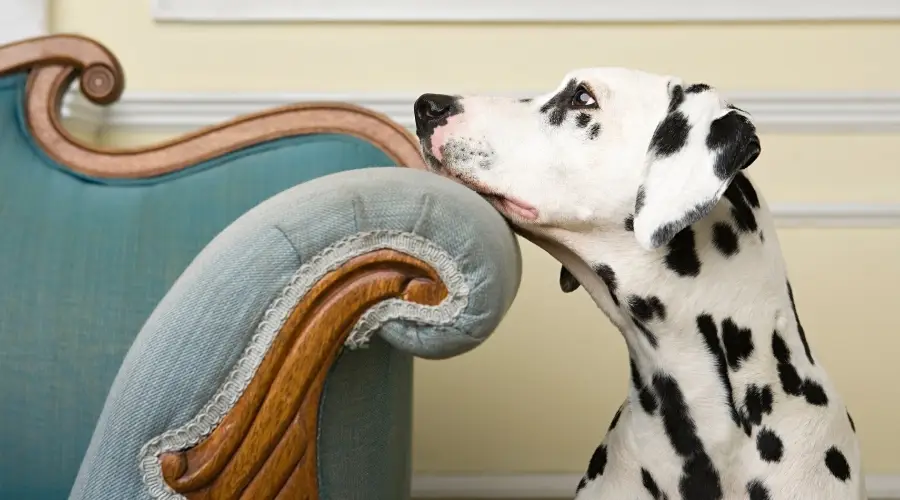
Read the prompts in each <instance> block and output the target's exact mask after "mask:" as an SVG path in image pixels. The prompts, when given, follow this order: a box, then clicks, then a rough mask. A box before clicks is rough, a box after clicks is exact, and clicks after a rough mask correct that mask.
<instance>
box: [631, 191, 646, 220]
mask: <svg viewBox="0 0 900 500" xmlns="http://www.w3.org/2000/svg"><path fill="white" fill-rule="evenodd" d="M646 199H647V190H646V189H644V186H640V187H638V190H637V196H636V197H635V199H634V213H635V215H637V214H639V213H641V209H642V208H644V201H646Z"/></svg>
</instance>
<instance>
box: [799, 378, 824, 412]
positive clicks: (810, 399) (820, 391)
mask: <svg viewBox="0 0 900 500" xmlns="http://www.w3.org/2000/svg"><path fill="white" fill-rule="evenodd" d="M803 397H805V398H806V402H807V403H809V404H811V405H814V406H828V395H826V394H825V389H824V388H822V385H821V384H819V383H818V382H815V381H813V380H804V381H803Z"/></svg>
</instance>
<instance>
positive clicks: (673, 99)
mask: <svg viewBox="0 0 900 500" xmlns="http://www.w3.org/2000/svg"><path fill="white" fill-rule="evenodd" d="M669 94H670V95H669V113H674V112H675V111H676V110H677V109H678V108H679V107H681V105H682V103H684V87H682V86H681V85H675V86H674V87H672V89H671V91H670V93H669Z"/></svg>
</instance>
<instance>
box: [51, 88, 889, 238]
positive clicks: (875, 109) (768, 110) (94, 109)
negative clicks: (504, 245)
mask: <svg viewBox="0 0 900 500" xmlns="http://www.w3.org/2000/svg"><path fill="white" fill-rule="evenodd" d="M415 95H416V94H413V93H408V94H406V93H395V94H371V93H345V94H311V93H289V92H285V93H279V92H276V93H180V92H129V93H126V94H125V95H124V96H123V97H122V99H121V100H120V102H118V103H116V104H114V105H112V106H110V107H105V108H104V107H99V106H95V105H93V104H90V103H88V102H87V101H85V99H84V98H82V97H81V96H79V95H78V94H74V93H73V94H69V95H68V96H66V98H65V100H64V101H63V116H64V117H66V119H67V121H68V122H69V123H73V124H75V123H77V124H78V126H79V127H81V128H82V130H83V131H85V132H86V133H87V134H90V135H93V136H94V137H99V136H100V134H101V133H102V132H104V131H106V130H108V129H110V128H115V129H117V130H124V131H142V132H146V131H153V130H157V131H164V132H166V133H181V132H187V131H192V130H196V129H198V128H201V127H206V126H210V125H214V124H218V123H221V122H223V121H226V120H230V119H232V118H234V117H236V116H238V115H242V114H246V113H253V112H257V111H260V110H263V109H267V108H272V107H276V106H281V105H285V104H289V103H295V102H310V101H342V102H352V103H355V104H359V105H361V106H365V107H367V108H370V109H373V110H376V111H379V112H381V113H384V114H385V115H387V116H388V117H390V118H391V119H393V120H394V121H396V122H398V123H400V124H402V125H404V126H406V127H408V128H411V127H412V126H413V117H412V112H411V109H412V102H413V101H414V99H415ZM510 95H513V96H525V95H527V94H526V93H514V94H510ZM730 98H731V100H732V101H733V102H734V103H735V104H736V105H738V106H740V107H741V108H743V109H745V110H747V111H749V112H750V113H752V114H753V116H754V121H755V123H756V124H757V125H758V127H759V129H760V130H761V131H762V132H764V133H765V132H788V133H794V132H823V131H836V132H862V133H873V132H875V133H896V132H900V92H881V93H858V92H851V93H834V92H831V93H818V92H735V93H732V94H731V95H730ZM771 208H772V212H773V214H774V216H775V220H776V223H777V224H778V226H779V227H818V228H835V227H842V228H860V227H867V228H900V203H834V202H827V203H823V202H809V203H787V204H778V203H773V204H772V207H771Z"/></svg>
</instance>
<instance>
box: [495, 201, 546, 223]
mask: <svg viewBox="0 0 900 500" xmlns="http://www.w3.org/2000/svg"><path fill="white" fill-rule="evenodd" d="M500 205H502V206H503V209H504V210H506V211H507V212H509V213H511V214H515V215H518V216H519V217H521V218H523V219H525V220H535V219H537V218H538V213H537V209H536V208H534V207H532V206H529V205H525V204H524V203H520V202H518V201H515V200H511V199H509V198H501V199H500Z"/></svg>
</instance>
